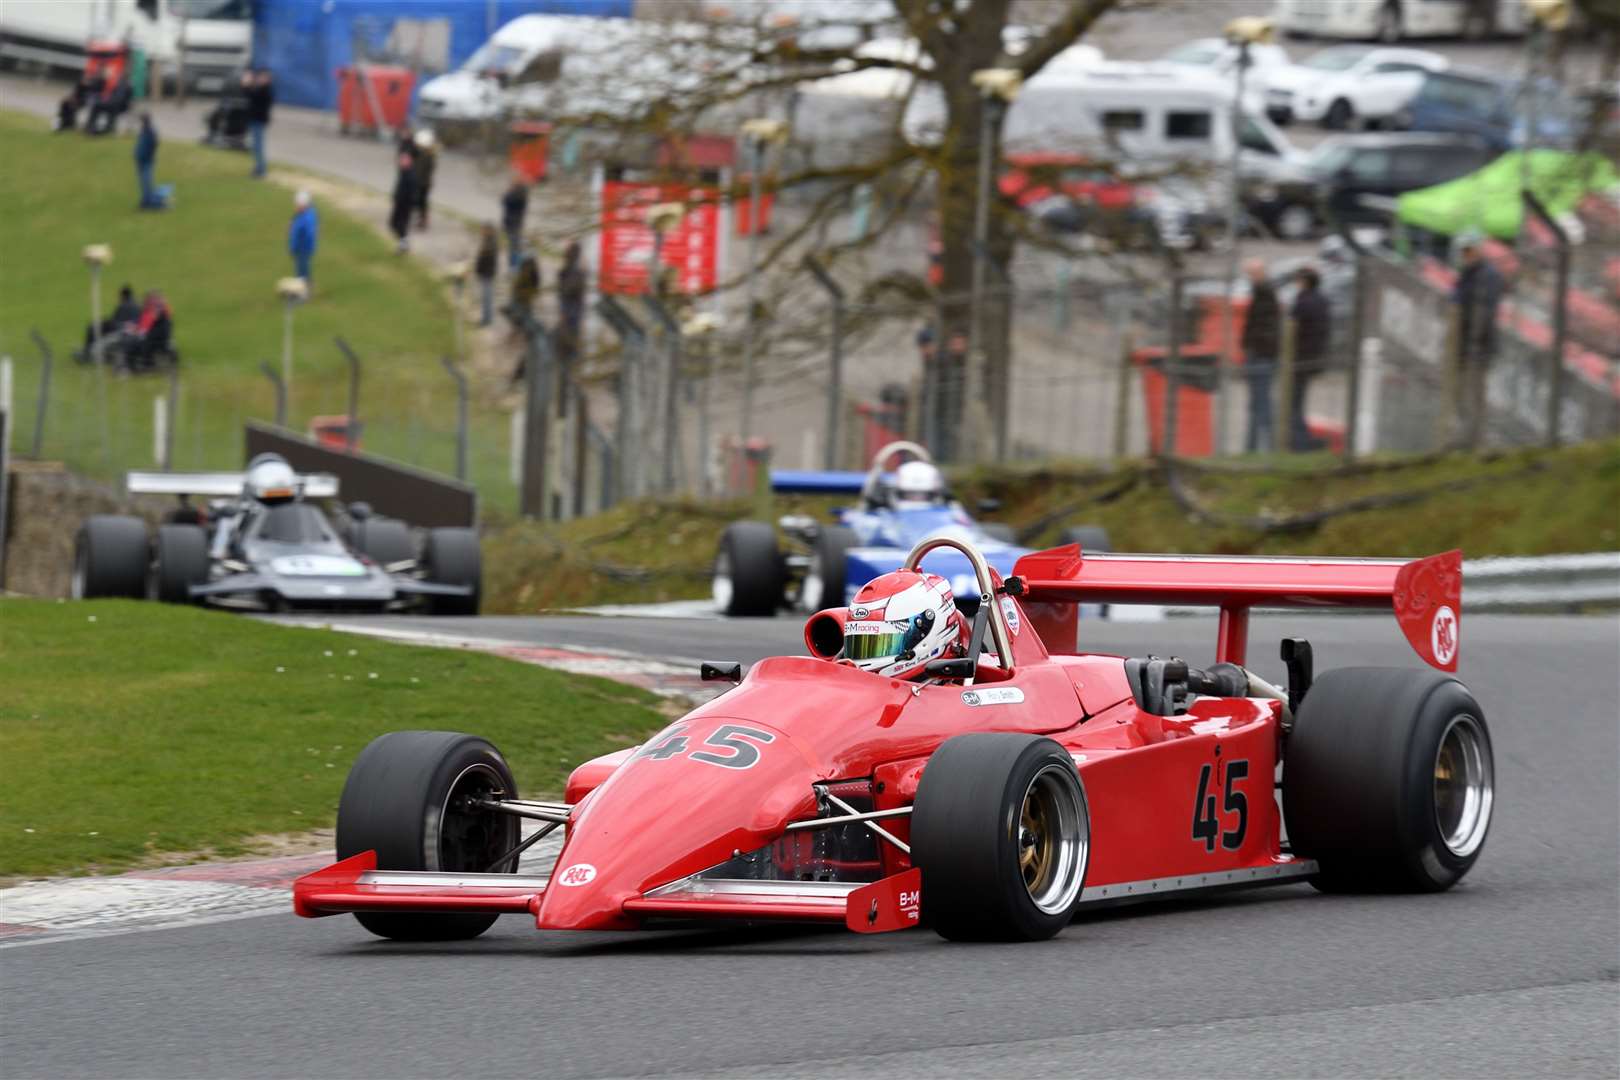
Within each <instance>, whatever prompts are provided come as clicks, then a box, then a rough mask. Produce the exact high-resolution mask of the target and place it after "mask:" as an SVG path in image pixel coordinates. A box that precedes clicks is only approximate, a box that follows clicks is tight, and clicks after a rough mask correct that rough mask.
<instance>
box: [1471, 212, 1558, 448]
mask: <svg viewBox="0 0 1620 1080" xmlns="http://www.w3.org/2000/svg"><path fill="white" fill-rule="evenodd" d="M1524 203H1525V208H1526V209H1527V210H1529V211H1530V212H1531V213H1532V214H1534V215H1535V216H1536V217H1537V218H1539V219H1540V220H1541V223H1542V224H1543V225H1545V226H1547V228H1548V230H1549V231H1550V232H1551V233H1552V234H1553V236H1554V237H1556V238H1557V240H1558V261H1557V263H1556V264H1554V268H1553V304H1552V309H1553V310H1552V316H1553V325H1552V332H1553V333H1552V355H1551V356H1550V357H1549V358H1548V366H1547V445H1548V446H1549V447H1553V446H1557V445H1558V443H1559V441H1560V435H1561V434H1562V433H1561V432H1560V430H1559V428H1560V427H1561V426H1562V423H1561V421H1562V417H1561V415H1560V414H1561V413H1562V412H1563V411H1564V343H1565V342H1566V341H1568V340H1569V260H1570V250H1569V246H1570V245H1569V233H1568V232H1567V231H1565V229H1564V227H1563V226H1562V225H1560V224H1559V223H1558V220H1557V219H1556V218H1554V217H1553V216H1552V214H1550V213H1549V212H1548V211H1547V207H1546V206H1545V205H1544V204H1543V203H1542V201H1541V199H1539V198H1538V197H1537V196H1536V194H1535V192H1533V191H1530V190H1529V189H1528V188H1527V189H1525V191H1524ZM1493 329H1494V328H1493ZM1481 359H1484V358H1483V357H1482V358H1481Z"/></svg>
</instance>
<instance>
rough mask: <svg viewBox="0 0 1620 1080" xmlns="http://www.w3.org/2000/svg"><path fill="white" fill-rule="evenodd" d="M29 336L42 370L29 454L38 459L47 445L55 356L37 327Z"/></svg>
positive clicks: (40, 371)
mask: <svg viewBox="0 0 1620 1080" xmlns="http://www.w3.org/2000/svg"><path fill="white" fill-rule="evenodd" d="M29 336H31V337H32V338H33V339H34V348H36V349H38V350H39V361H40V370H39V403H38V404H37V405H35V406H34V445H33V447H32V448H31V452H30V453H29V455H28V456H29V457H31V458H33V459H34V460H35V461H38V460H39V455H40V451H41V450H42V448H43V447H44V445H45V410H46V408H47V407H48V406H49V405H50V401H51V365H52V363H53V362H54V360H55V356H54V355H53V354H52V353H51V347H50V345H49V344H47V343H46V341H45V338H44V337H43V336H41V335H40V332H39V329H38V328H37V327H36V328H35V329H33V330H30V331H29Z"/></svg>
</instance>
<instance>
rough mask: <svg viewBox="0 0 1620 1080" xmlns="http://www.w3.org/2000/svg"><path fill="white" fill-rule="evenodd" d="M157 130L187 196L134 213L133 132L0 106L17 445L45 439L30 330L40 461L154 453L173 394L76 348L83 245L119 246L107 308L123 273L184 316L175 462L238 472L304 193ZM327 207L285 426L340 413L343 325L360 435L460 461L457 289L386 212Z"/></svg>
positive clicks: (96, 461)
mask: <svg viewBox="0 0 1620 1080" xmlns="http://www.w3.org/2000/svg"><path fill="white" fill-rule="evenodd" d="M163 134H164V141H163V144H162V147H161V149H160V151H159V155H158V165H157V170H156V174H157V180H158V182H159V183H167V184H173V185H175V189H176V205H175V206H174V208H173V209H171V210H168V211H165V212H163V213H141V212H139V211H138V210H136V208H135V204H136V202H137V189H136V183H135V170H134V164H133V157H132V152H133V151H132V147H133V143H132V140H131V139H130V138H129V137H127V136H118V137H105V138H87V137H85V136H83V135H80V134H76V133H65V134H53V133H52V132H50V131H49V130H48V129H47V128H46V126H45V123H44V121H42V120H39V119H37V118H34V117H29V116H24V115H21V114H19V113H15V112H6V111H3V110H0V206H4V207H5V212H4V213H3V214H0V354H4V355H10V356H11V357H13V358H14V360H15V361H16V373H17V385H16V400H17V402H18V405H19V416H18V423H17V430H16V431H15V432H14V434H13V440H14V441H13V446H14V447H17V448H22V449H26V448H28V447H30V446H31V444H32V440H33V437H34V428H35V426H36V425H35V409H34V405H35V402H36V395H37V392H38V386H39V376H40V370H41V365H40V363H39V359H38V352H37V350H36V349H35V347H34V344H33V342H32V341H31V340H30V331H31V330H33V329H35V328H37V329H38V330H39V331H40V333H41V335H42V336H43V337H44V338H45V339H46V341H47V342H49V343H50V345H51V347H52V349H53V350H54V352H55V354H56V364H55V370H54V373H53V377H52V386H51V392H50V403H49V409H48V411H47V414H46V421H45V424H44V428H43V433H44V438H43V444H42V447H41V454H42V456H43V457H47V458H53V459H57V460H62V461H66V462H68V463H69V464H70V465H71V466H72V467H73V468H74V469H75V470H76V471H79V472H82V473H85V474H87V475H90V476H93V477H96V478H98V479H102V480H115V479H117V478H119V477H120V476H121V474H122V472H123V471H124V470H125V469H129V468H140V467H145V466H148V465H150V464H151V463H152V462H153V460H154V447H153V437H152V428H153V399H154V398H155V397H158V396H160V395H164V394H165V393H166V390H167V388H166V383H165V380H163V379H161V378H157V377H142V378H116V377H115V378H108V379H106V380H102V379H101V378H100V377H99V373H97V372H94V371H91V370H88V369H85V368H83V367H80V366H79V365H77V364H75V363H74V362H73V360H72V359H71V352H72V350H73V349H75V348H77V347H78V346H79V345H80V344H81V343H82V341H83V337H84V330H85V326H86V323H87V322H88V314H89V309H90V303H89V276H88V273H87V271H86V269H85V266H84V264H83V263H82V261H81V260H80V251H81V249H82V248H83V247H84V245H86V244H90V243H107V244H110V245H111V246H112V249H113V257H114V261H113V263H112V265H111V266H110V267H108V268H107V270H106V271H105V272H104V274H103V276H102V307H103V311H104V312H105V313H110V312H111V310H112V308H113V306H114V304H115V303H116V301H117V293H118V287H119V286H120V285H121V284H124V283H126V282H127V283H129V284H130V285H131V286H133V287H134V289H135V290H136V293H137V295H139V294H140V293H143V292H144V291H145V290H146V289H149V288H159V289H162V290H163V292H164V294H165V296H167V298H168V300H169V302H170V305H171V306H172V308H173V310H174V317H175V341H176V343H177V344H178V346H179V348H180V350H181V354H182V368H181V376H180V401H179V409H178V417H177V420H176V423H175V429H174V431H175V433H174V453H175V467H176V468H178V469H187V470H189V469H210V468H214V469H232V468H240V467H241V464H242V423H243V421H244V420H247V419H258V420H266V421H268V420H272V419H274V415H275V399H274V392H273V390H272V387H271V384H270V382H269V380H268V379H266V378H265V376H264V375H263V374H262V373H261V372H260V370H259V364H260V362H261V361H265V360H268V361H270V362H271V364H272V366H273V367H275V368H277V369H278V370H279V368H280V364H281V359H280V358H281V351H282V321H283V320H282V305H281V301H280V299H279V298H278V297H277V296H276V295H275V285H276V281H277V280H278V279H279V278H281V277H283V276H285V275H287V274H290V273H291V272H292V264H291V261H290V259H289V257H288V255H287V239H286V238H287V225H288V221H289V219H290V217H291V215H292V209H293V206H292V194H291V192H290V191H289V190H288V189H287V188H285V187H283V186H280V185H278V184H274V183H263V182H256V181H254V180H252V179H250V178H249V176H248V169H249V164H248V160H247V158H246V157H245V156H244V155H242V154H239V153H233V152H230V151H225V150H214V149H208V148H204V147H201V146H198V145H196V144H195V143H194V142H192V140H191V137H190V136H191V132H189V131H184V130H170V131H165V132H164V133H163ZM277 171H278V172H279V171H281V170H277ZM317 205H318V210H319V211H320V214H321V231H320V249H319V251H318V253H317V255H316V258H315V264H314V287H315V293H314V298H313V299H312V300H311V301H310V302H309V303H308V304H305V305H302V306H301V307H299V308H298V309H297V310H296V311H295V313H294V318H293V325H294V342H295V357H294V374H293V385H292V392H291V400H290V402H289V408H288V423H289V425H290V426H291V427H293V428H295V429H299V430H302V429H303V428H304V427H305V425H306V424H307V423H308V420H309V418H310V417H311V416H315V415H319V414H337V413H343V412H345V411H346V410H347V408H348V366H347V364H346V362H345V361H344V359H343V357H342V355H341V354H340V353H339V352H338V350H337V348H336V346H335V345H334V344H333V338H334V336H336V335H339V334H341V335H343V336H344V337H345V338H346V340H347V341H348V342H349V343H350V345H352V346H353V347H354V349H355V351H356V352H357V353H358V354H359V355H360V357H361V359H362V362H363V365H364V367H363V374H362V381H361V387H360V410H359V411H360V415H361V417H362V419H363V420H364V422H365V428H364V432H363V434H362V445H363V447H364V448H365V449H367V450H371V451H374V452H376V453H379V454H382V455H384V456H387V457H392V458H395V459H396V460H399V461H404V462H408V463H410V464H414V465H419V466H422V467H425V468H431V469H437V470H440V471H443V472H451V471H453V469H454V464H455V405H454V392H453V386H452V383H451V382H450V379H449V377H448V376H447V375H446V374H445V372H444V370H443V369H442V368H441V367H440V363H439V358H440V357H441V356H445V355H448V354H449V353H450V352H451V351H452V348H453V331H452V327H451V321H450V316H451V308H450V303H449V300H448V297H447V295H446V291H445V288H444V286H443V285H442V284H441V283H440V282H438V281H436V280H435V279H434V277H433V275H432V274H431V273H430V271H429V270H428V268H426V267H425V266H423V265H422V264H421V263H419V262H418V261H416V260H415V259H411V258H400V257H398V256H396V255H395V254H394V253H393V252H392V250H391V249H390V247H389V246H388V244H387V241H386V240H385V239H384V238H383V237H382V236H380V235H379V234H378V233H377V231H376V229H375V228H374V227H373V223H369V222H364V221H360V220H356V219H354V218H351V217H348V216H346V215H345V214H343V213H340V212H338V211H337V210H336V209H335V208H334V207H332V206H330V205H322V204H320V202H319V200H318V201H317ZM486 389H487V388H486ZM491 393H493V391H491ZM487 397H488V395H486V394H483V393H478V394H475V397H474V401H473V402H472V424H471V430H472V432H473V439H472V447H471V450H472V454H471V459H470V461H469V473H470V475H469V479H471V480H472V481H473V482H474V483H476V484H477V485H478V486H479V488H480V494H481V495H482V496H483V498H484V499H485V500H486V502H489V503H490V504H492V505H494V506H497V507H498V506H500V505H505V504H514V503H515V494H514V492H515V489H514V488H513V486H512V484H511V481H510V479H509V477H508V475H507V471H508V464H507V457H508V448H507V446H506V440H507V433H508V431H509V427H508V424H507V417H506V413H504V412H500V411H499V410H498V409H497V407H496V405H495V403H494V401H493V399H492V398H490V399H488V400H486V398H487Z"/></svg>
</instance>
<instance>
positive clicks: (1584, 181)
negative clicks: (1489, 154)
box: [1397, 150, 1620, 240]
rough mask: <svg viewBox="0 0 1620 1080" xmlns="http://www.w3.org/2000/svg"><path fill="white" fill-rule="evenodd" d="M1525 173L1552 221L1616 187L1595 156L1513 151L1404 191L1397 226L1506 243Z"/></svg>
mask: <svg viewBox="0 0 1620 1080" xmlns="http://www.w3.org/2000/svg"><path fill="white" fill-rule="evenodd" d="M1527 156H1528V158H1529V161H1528V170H1526V164H1527V163H1526V160H1525V159H1526V157H1527ZM1527 172H1528V177H1529V188H1530V190H1531V191H1533V192H1535V194H1536V195H1537V197H1538V198H1540V199H1541V201H1542V203H1543V205H1545V206H1546V207H1547V209H1548V211H1549V212H1551V213H1553V214H1555V215H1557V214H1562V213H1565V212H1567V211H1569V210H1571V209H1573V208H1574V207H1575V205H1576V204H1577V203H1579V202H1580V201H1581V199H1582V198H1584V197H1585V196H1586V194H1587V193H1588V192H1592V191H1606V190H1608V189H1609V188H1611V187H1614V186H1616V185H1617V184H1620V174H1617V173H1616V172H1615V168H1614V165H1613V164H1612V163H1611V162H1609V161H1607V160H1606V159H1604V158H1603V157H1601V156H1599V155H1597V154H1568V153H1565V152H1563V151H1561V150H1532V151H1529V152H1528V155H1527V154H1526V152H1525V151H1521V150H1515V151H1513V152H1512V153H1509V154H1503V155H1502V156H1501V157H1499V158H1497V159H1496V160H1495V161H1493V162H1491V163H1490V164H1489V165H1487V166H1485V167H1484V168H1483V169H1480V170H1479V171H1478V172H1475V173H1470V174H1468V175H1467V176H1463V177H1459V178H1457V179H1456V180H1451V181H1448V182H1447V183H1444V184H1436V185H1435V186H1434V187H1427V188H1423V189H1421V190H1419V191H1408V192H1407V193H1406V194H1405V195H1402V196H1401V197H1400V198H1399V199H1398V200H1397V204H1398V210H1397V214H1398V216H1399V217H1400V220H1401V222H1402V223H1403V224H1406V225H1412V226H1415V227H1417V228H1420V229H1427V230H1428V231H1430V232H1434V233H1439V234H1441V235H1442V236H1456V235H1457V234H1459V233H1464V232H1479V233H1483V234H1485V235H1487V236H1495V237H1497V238H1499V239H1502V240H1512V239H1514V238H1516V237H1517V236H1518V235H1519V224H1520V222H1521V221H1522V220H1523V218H1524V202H1523V200H1522V199H1521V198H1520V196H1519V191H1520V188H1521V186H1523V184H1524V181H1525V177H1526V173H1527Z"/></svg>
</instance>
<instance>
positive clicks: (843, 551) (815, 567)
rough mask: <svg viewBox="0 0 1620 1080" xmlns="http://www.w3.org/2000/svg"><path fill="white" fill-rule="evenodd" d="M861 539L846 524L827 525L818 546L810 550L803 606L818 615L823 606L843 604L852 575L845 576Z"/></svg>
mask: <svg viewBox="0 0 1620 1080" xmlns="http://www.w3.org/2000/svg"><path fill="white" fill-rule="evenodd" d="M857 543H859V541H857V540H856V538H855V532H854V530H852V529H846V528H844V527H843V526H842V525H823V526H822V527H821V531H820V532H819V533H818V534H817V535H816V544H815V548H814V550H812V551H811V552H810V569H809V570H808V571H806V573H805V575H804V584H803V585H801V586H800V587H799V607H800V608H802V609H803V610H804V611H805V612H806V613H808V614H811V615H814V614H815V613H816V612H818V611H820V610H821V609H822V608H829V607H842V606H843V604H844V589H845V585H846V584H847V583H848V581H849V579H848V578H847V577H846V576H845V566H846V565H847V563H846V559H847V557H848V555H849V549H850V548H852V547H855V546H856V544H857Z"/></svg>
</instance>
